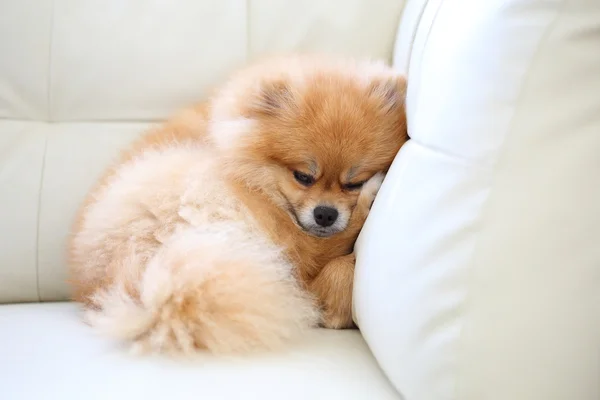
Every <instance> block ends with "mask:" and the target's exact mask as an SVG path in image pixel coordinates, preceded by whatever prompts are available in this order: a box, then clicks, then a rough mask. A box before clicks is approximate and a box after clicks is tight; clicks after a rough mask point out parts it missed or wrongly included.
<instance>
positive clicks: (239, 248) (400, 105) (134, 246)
mask: <svg viewBox="0 0 600 400" xmlns="http://www.w3.org/2000/svg"><path fill="white" fill-rule="evenodd" d="M405 90H406V81H405V79H404V78H403V77H402V76H399V75H398V74H396V73H395V72H394V71H393V70H391V69H390V68H389V67H387V66H385V65H384V64H382V63H377V62H371V61H354V60H342V59H336V58H326V57H320V56H286V57H280V58H277V59H271V60H268V61H265V62H261V63H257V64H254V65H252V66H249V67H247V68H245V69H243V70H241V71H239V72H238V73H237V74H234V75H233V76H232V77H231V79H230V80H229V81H228V82H227V83H226V84H225V85H224V86H223V87H221V88H220V89H219V90H217V91H216V92H215V94H214V96H213V97H212V98H211V100H209V101H208V102H207V103H206V104H202V105H198V106H196V107H193V108H191V109H188V110H184V111H183V112H182V113H181V114H179V115H176V116H175V117H174V118H173V119H171V120H169V121H167V122H165V123H164V124H162V125H160V126H159V127H157V128H154V129H152V130H151V131H150V132H148V133H147V134H146V135H145V136H143V137H142V138H140V139H139V140H138V141H137V142H136V143H134V144H133V146H132V147H131V148H129V149H127V150H126V151H125V152H124V153H123V154H122V155H121V157H120V158H119V159H118V161H117V162H116V163H115V164H114V165H113V166H112V167H111V168H110V169H109V170H108V171H107V172H106V173H105V175H104V176H103V177H102V178H101V180H100V182H98V184H97V185H96V186H95V188H94V189H93V190H92V191H91V193H90V194H89V195H88V197H87V199H86V200H85V202H84V204H83V206H82V208H81V210H80V212H79V215H78V217H77V220H76V223H75V225H74V228H73V232H72V236H71V238H70V243H69V264H70V273H71V283H72V285H73V289H74V299H75V300H77V301H79V302H81V303H82V304H83V307H84V316H85V317H84V318H85V320H86V321H87V322H88V323H89V324H91V325H92V326H94V327H95V328H97V329H98V330H100V331H101V332H103V333H104V334H106V335H109V336H111V337H113V338H116V339H120V340H125V341H127V342H130V343H132V344H133V345H134V348H135V349H138V350H142V351H159V352H175V353H190V352H193V351H195V350H199V349H204V350H209V351H211V352H215V353H222V354H223V353H224V354H227V353H228V354H240V353H246V352H251V351H256V350H274V349H278V348H281V347H282V346H284V345H286V344H287V343H289V342H290V341H292V340H294V339H297V338H298V337H299V336H300V335H302V333H303V332H305V331H306V330H307V329H309V328H312V327H315V326H324V327H328V328H348V327H352V326H353V323H352V312H351V307H352V280H353V277H354V261H355V258H354V254H353V246H354V242H355V240H356V238H357V236H358V234H359V232H360V229H361V228H362V226H363V223H364V221H365V219H366V217H367V215H368V212H369V209H370V207H371V203H372V202H373V200H374V197H375V195H376V193H377V190H378V189H379V186H380V184H381V182H382V180H383V176H384V175H383V174H384V173H385V172H386V171H387V169H388V168H389V166H390V164H391V163H392V160H393V159H394V157H395V156H396V153H397V152H398V150H399V149H400V147H401V146H402V145H403V144H404V142H405V141H406V140H407V134H406V121H405V113H404V96H405Z"/></svg>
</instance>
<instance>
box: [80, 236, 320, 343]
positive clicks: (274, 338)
mask: <svg viewBox="0 0 600 400" xmlns="http://www.w3.org/2000/svg"><path fill="white" fill-rule="evenodd" d="M124 262H125V263H137V262H138V260H137V259H136V257H135V255H134V256H132V257H130V258H128V259H127V260H125V261H124ZM139 270H140V268H139V265H130V266H128V265H123V266H122V268H119V271H121V272H122V276H118V277H115V283H114V285H113V286H111V287H110V288H109V289H107V290H103V291H101V292H98V293H96V294H95V295H94V298H93V303H94V304H95V305H97V308H96V309H90V310H88V311H87V313H86V318H87V320H88V321H89V322H90V324H91V325H93V326H95V327H96V328H97V329H99V330H101V331H102V332H104V333H105V334H108V335H109V336H112V337H116V338H119V339H123V340H128V341H132V342H133V343H134V344H135V346H134V348H135V349H137V350H141V351H161V352H177V353H179V352H183V353H190V352H192V351H195V350H197V349H207V350H209V351H212V352H214V353H222V354H223V353H225V354H227V353H228V354H236V353H238V354H239V353H246V352H251V351H255V350H273V349H277V348H280V347H282V346H284V345H285V344H287V343H288V342H290V341H292V340H294V339H295V338H298V337H299V335H301V334H302V333H303V332H305V331H306V329H308V328H311V327H313V326H315V325H316V324H317V323H318V318H319V315H318V312H317V309H316V307H315V304H314V301H313V299H312V298H311V297H310V296H309V295H308V294H307V293H306V292H305V291H304V290H302V289H301V288H300V287H299V285H298V284H297V282H296V280H295V279H293V277H292V271H291V268H290V265H289V264H288V263H287V262H286V261H285V260H284V259H283V258H282V257H281V256H280V253H279V251H278V250H277V249H275V248H273V247H272V245H270V244H268V243H265V242H262V241H259V240H257V239H256V237H255V236H253V235H249V234H245V233H243V231H241V230H238V229H235V228H231V229H227V226H225V227H224V226H220V227H218V228H216V229H211V230H202V231H199V230H191V229H190V230H188V231H186V232H184V233H180V234H176V235H174V236H173V237H172V238H171V239H170V240H169V242H167V243H165V244H164V245H163V246H161V249H160V250H159V251H158V252H157V253H156V254H155V255H154V256H153V257H152V258H151V260H150V262H149V263H148V265H147V266H146V268H145V269H144V270H143V272H142V274H141V276H129V275H128V271H139Z"/></svg>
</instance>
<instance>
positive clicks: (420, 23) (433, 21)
mask: <svg viewBox="0 0 600 400" xmlns="http://www.w3.org/2000/svg"><path fill="white" fill-rule="evenodd" d="M430 4H431V0H427V2H426V3H425V5H424V6H423V9H422V10H421V13H420V15H419V22H418V23H417V27H416V28H415V31H414V33H413V37H412V41H411V43H410V52H409V55H408V60H407V66H406V76H407V78H408V77H410V69H411V66H412V65H413V63H412V58H413V47H414V45H415V39H416V38H417V35H418V32H419V30H420V29H421V25H422V24H423V15H425V11H426V10H427V8H428V7H429V5H430ZM443 4H444V0H439V3H438V4H437V9H436V10H435V12H434V14H433V17H432V18H431V24H429V27H428V28H427V33H425V39H424V40H423V45H422V46H421V47H422V48H423V51H422V52H421V60H420V61H421V64H422V63H423V58H425V52H426V51H427V50H426V49H427V42H429V37H430V36H431V31H432V30H433V25H435V20H436V19H437V16H438V14H439V12H440V9H441V8H442V5H443Z"/></svg>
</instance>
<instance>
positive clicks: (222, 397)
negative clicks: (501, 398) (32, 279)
mask: <svg viewBox="0 0 600 400" xmlns="http://www.w3.org/2000/svg"><path fill="white" fill-rule="evenodd" d="M78 317H79V315H78V312H77V308H76V306H75V305H74V304H69V303H62V304H35V305H30V304H17V305H0V324H2V329H0V360H1V362H0V377H1V382H2V387H1V389H0V390H1V398H2V399H5V400H33V399H44V400H83V399H86V400H121V399H123V400H125V399H126V400H165V399H169V400H198V399H205V400H240V399H244V400H253V399H256V400H284V399H285V400H307V399H311V400H313V399H314V400H320V399H324V400H325V399H347V400H367V399H374V400H401V399H399V397H398V394H397V393H396V391H395V390H394V389H393V387H392V386H391V385H390V383H389V382H388V381H387V379H386V378H385V376H384V375H383V373H382V372H381V370H380V369H379V368H378V366H377V363H376V361H375V360H374V359H373V356H372V355H371V353H370V352H369V349H368V347H367V346H366V344H365V342H364V340H363V339H362V338H361V336H360V333H359V332H358V331H356V330H354V331H332V330H315V331H314V332H313V333H312V334H311V335H310V337H308V338H306V341H305V342H303V343H300V344H298V345H296V346H295V347H293V348H290V349H289V350H287V351H285V352H280V353H278V354H269V355H256V356H253V357H248V358H247V359H228V358H225V357H213V356H210V355H207V354H202V353H200V354H199V355H198V357H197V358H192V359H187V360H177V359H171V360H169V359H167V358H162V357H151V356H149V357H136V356H134V355H130V354H128V352H127V351H125V349H124V348H123V347H121V346H119V345H117V344H115V343H112V342H109V341H106V340H104V339H103V338H99V337H97V336H95V335H94V332H93V331H92V330H91V328H90V327H88V326H86V325H84V324H82V323H81V322H80V320H79V318H78Z"/></svg>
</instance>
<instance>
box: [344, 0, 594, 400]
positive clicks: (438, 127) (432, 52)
mask: <svg viewBox="0 0 600 400" xmlns="http://www.w3.org/2000/svg"><path fill="white" fill-rule="evenodd" d="M423 4H424V2H423V1H418V0H416V1H415V0H412V1H409V3H408V4H407V6H406V11H405V14H404V17H403V19H402V22H401V26H400V29H399V38H398V42H397V44H396V50H397V53H396V54H395V56H394V58H395V61H396V65H397V68H398V69H399V70H403V71H407V72H408V83H409V86H408V95H407V111H408V120H409V121H408V122H409V133H410V134H411V137H412V140H411V141H410V142H409V143H408V144H407V145H406V146H405V147H404V148H403V149H402V150H401V152H400V155H399V157H398V158H397V160H396V162H395V163H394V165H393V167H392V169H391V171H390V173H389V174H388V175H387V177H386V180H385V182H384V184H383V186H382V188H381V191H380V192H379V194H378V196H377V199H376V200H375V204H374V206H373V209H372V214H371V215H370V217H369V220H368V222H367V225H366V226H365V229H364V230H363V232H362V234H361V237H360V240H359V244H358V246H357V255H358V260H357V261H358V263H357V272H356V280H355V293H354V294H355V297H354V300H355V303H354V304H355V318H356V320H357V321H358V323H359V325H360V327H361V331H362V333H363V335H364V337H365V340H366V341H367V343H368V344H369V346H370V348H371V350H372V351H373V353H374V355H375V356H376V358H377V360H378V361H379V363H380V365H381V367H382V368H383V369H384V371H385V372H386V373H387V375H388V376H389V377H390V379H391V380H392V382H393V383H394V385H395V386H396V388H397V389H398V391H399V392H400V393H401V394H402V395H404V396H405V398H406V399H417V400H419V399H427V400H507V399H510V400H572V399H578V400H597V399H600V384H599V377H600V246H598V243H599V242H600V2H598V1H597V0H513V1H503V0H486V1H481V0H452V1H437V0H430V1H428V2H427V3H426V4H425V8H423Z"/></svg>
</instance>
